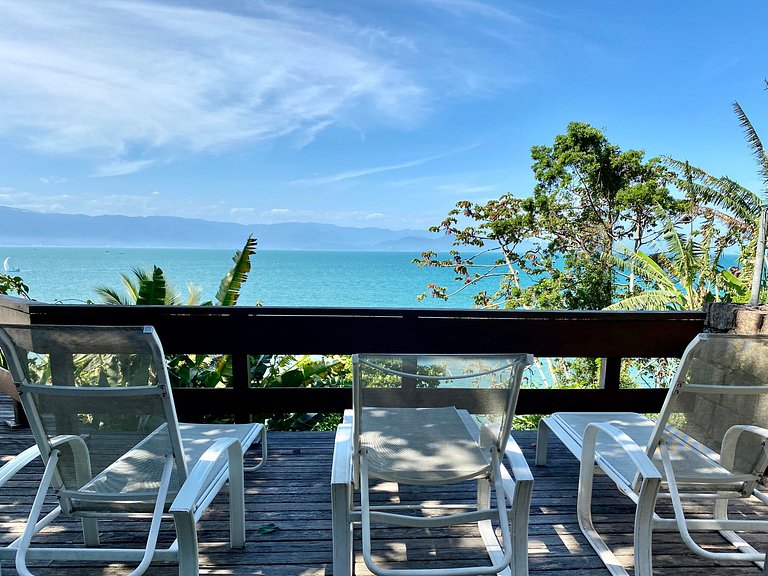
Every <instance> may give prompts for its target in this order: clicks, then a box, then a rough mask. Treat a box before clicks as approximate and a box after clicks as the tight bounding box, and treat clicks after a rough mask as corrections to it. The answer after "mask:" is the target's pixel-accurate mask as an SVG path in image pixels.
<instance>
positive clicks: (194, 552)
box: [174, 512, 200, 576]
mask: <svg viewBox="0 0 768 576" xmlns="http://www.w3.org/2000/svg"><path fill="white" fill-rule="evenodd" d="M174 523H175V525H176V537H177V538H178V542H179V576H198V574H199V573H200V560H199V558H198V546H197V532H196V530H195V516H194V514H190V513H185V512H179V513H177V514H174Z"/></svg>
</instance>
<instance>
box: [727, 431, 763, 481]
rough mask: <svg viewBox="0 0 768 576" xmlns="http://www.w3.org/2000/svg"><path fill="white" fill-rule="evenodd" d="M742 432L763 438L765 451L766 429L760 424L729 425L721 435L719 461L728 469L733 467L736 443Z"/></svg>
mask: <svg viewBox="0 0 768 576" xmlns="http://www.w3.org/2000/svg"><path fill="white" fill-rule="evenodd" d="M742 434H752V435H754V436H757V437H758V438H762V439H763V446H764V450H766V453H768V449H766V448H765V443H766V442H767V441H768V430H767V429H765V428H761V427H760V426H753V425H750V424H737V425H735V426H731V427H730V428H728V430H727V431H726V432H725V435H724V436H723V444H722V446H721V448H720V463H721V464H722V465H723V466H724V467H726V468H728V469H729V470H730V469H731V468H732V467H733V463H734V460H735V458H736V445H737V444H738V441H739V438H740V437H741V435H742Z"/></svg>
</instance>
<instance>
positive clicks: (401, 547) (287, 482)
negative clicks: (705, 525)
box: [0, 403, 760, 576]
mask: <svg viewBox="0 0 768 576" xmlns="http://www.w3.org/2000/svg"><path fill="white" fill-rule="evenodd" d="M0 404H3V405H2V406H0V412H2V411H3V410H6V409H7V404H5V403H0ZM0 416H2V414H0ZM515 436H516V438H517V440H518V442H519V443H520V445H521V447H522V448H523V450H524V452H525V454H526V457H527V458H528V459H529V462H530V464H531V469H532V470H533V473H534V477H535V483H534V495H533V505H532V508H531V516H530V530H529V565H530V573H531V575H532V576H536V575H540V576H543V575H550V576H553V575H555V574H557V575H565V576H581V575H584V576H586V575H593V574H608V571H607V570H606V569H605V568H604V567H603V566H602V564H601V563H600V561H599V560H598V559H597V556H596V555H595V554H594V552H593V551H592V549H591V548H590V547H589V545H588V544H587V543H586V541H585V540H584V538H583V536H582V535H581V532H580V531H579V528H578V525H577V521H576V514H575V503H576V476H577V472H578V468H577V462H576V460H575V459H574V458H573V457H572V456H571V455H570V454H569V453H568V452H567V450H566V449H565V448H564V447H563V446H562V444H560V443H559V442H558V441H557V439H555V438H553V439H552V440H551V446H550V465H549V466H548V467H539V468H537V467H535V466H534V465H533V456H534V451H535V444H534V443H535V435H534V434H533V433H532V432H522V433H516V434H515ZM269 442H270V463H269V464H268V465H267V467H266V468H265V469H263V470H262V471H260V472H256V473H253V474H251V475H250V477H248V478H247V480H246V506H247V511H248V512H247V514H248V518H247V521H248V542H247V546H246V548H245V550H230V549H229V547H228V545H227V516H226V513H225V512H226V506H225V504H226V495H223V496H219V500H217V503H218V505H214V507H213V508H212V509H211V510H210V511H209V512H207V516H206V517H204V520H203V521H202V522H201V524H200V530H199V536H200V542H201V545H200V553H201V574H217V575H218V574H233V575H239V574H243V575H244V574H250V575H254V574H255V575H268V576H320V575H327V574H332V564H331V505H330V492H329V477H330V467H331V454H332V450H333V434H332V433H328V432H310V433H286V432H273V433H271V434H270V437H269ZM31 443H32V441H31V437H30V434H29V431H28V430H25V429H16V430H12V429H10V428H7V427H5V426H4V425H3V426H0V462H5V461H7V460H8V458H9V457H10V456H11V455H13V454H16V453H18V452H20V451H21V450H22V449H24V448H26V447H27V446H29V445H30V444H31ZM39 469H40V468H39V467H38V468H37V469H30V471H29V472H28V473H26V474H25V475H24V476H23V477H21V478H20V479H19V480H17V481H13V482H12V483H11V484H9V485H7V486H6V487H5V488H4V489H3V490H2V492H0V542H2V543H7V542H8V541H9V540H10V539H12V537H15V536H17V535H18V534H19V531H20V529H21V525H20V523H19V521H18V520H19V519H20V518H21V517H22V514H25V513H26V509H27V507H28V506H29V503H30V501H31V498H32V495H33V492H34V489H35V488H36V484H37V480H36V479H37V478H38V475H39ZM597 486H598V490H599V493H598V494H597V495H596V498H595V509H596V516H597V518H596V519H597V520H598V521H599V522H600V524H601V527H602V529H603V530H607V531H609V532H610V533H611V537H610V542H609V543H610V544H611V545H612V547H613V549H614V550H618V551H620V560H621V561H622V562H623V563H624V564H625V565H626V566H627V567H631V561H632V558H631V551H632V549H631V543H632V518H633V507H632V506H631V503H630V502H629V500H628V499H627V498H625V497H623V496H622V495H621V494H620V493H619V492H618V491H617V490H615V489H611V488H612V487H613V486H612V484H611V483H610V481H606V479H605V478H598V479H597ZM458 490H463V488H459V489H458ZM454 495H455V494H454ZM400 496H403V494H401V495H400ZM745 513H749V511H746V512H745ZM126 524H127V523H120V524H119V525H117V526H115V527H110V525H109V524H106V523H103V524H102V530H103V531H104V532H105V535H104V538H103V541H112V542H119V541H125V540H126V539H130V538H132V537H134V535H136V534H139V533H140V532H134V531H133V530H131V526H130V525H129V524H128V525H126ZM270 525H274V527H276V529H274V530H273V531H270V530H269V528H270V527H271V526H270ZM67 528H69V529H70V530H54V531H53V535H52V536H51V539H52V540H56V541H62V540H64V541H66V539H68V538H70V537H76V534H75V532H74V529H76V528H77V525H76V524H72V523H70V525H69V526H67ZM390 534H391V535H394V536H397V533H396V532H391V533H390ZM171 536H172V529H170V530H167V531H166V534H165V537H166V538H170V537H171ZM710 541H711V542H713V543H716V542H717V540H710ZM376 544H378V545H376ZM376 544H375V545H376V550H375V552H376V554H378V556H379V557H386V558H387V559H391V560H395V561H396V560H399V559H408V561H409V562H411V565H412V566H414V567H416V566H427V565H432V566H435V562H434V561H435V560H436V559H437V558H438V557H440V558H443V559H445V558H450V559H451V561H452V562H454V563H455V564H456V565H458V564H459V563H460V562H462V561H464V560H467V559H469V560H471V559H473V558H476V557H479V555H480V554H481V549H480V544H479V538H476V537H475V536H474V533H473V532H470V531H466V532H462V531H454V532H451V533H446V532H435V531H432V533H429V534H425V535H423V536H422V537H420V538H417V539H415V540H412V541H403V542H400V543H395V544H390V543H383V542H382V543H376ZM357 550H358V551H359V545H358V546H357ZM654 550H655V555H654V563H655V564H654V565H655V574H657V575H670V576H671V575H675V576H685V575H693V574H701V573H702V572H703V571H709V572H710V573H711V574H713V575H722V576H731V575H734V576H735V575H737V574H739V575H741V574H759V573H760V570H758V568H757V567H755V566H754V565H745V564H743V563H741V564H736V563H717V562H712V561H708V560H703V559H701V558H699V557H697V556H696V555H694V554H693V553H691V552H690V551H688V549H687V548H686V547H685V545H684V544H683V543H682V541H681V540H680V538H679V536H677V535H676V534H657V535H656V536H655V538H654ZM357 559H358V565H357V570H356V573H357V574H359V575H366V574H369V572H368V571H367V570H366V568H365V566H364V565H363V564H362V559H361V557H360V555H359V554H358V556H357ZM67 566H72V565H71V564H67ZM63 567H64V565H62V564H58V568H52V567H46V566H40V567H39V568H37V569H36V572H37V573H39V574H46V575H48V574H50V575H52V574H62V573H67V574H82V575H86V576H87V575H97V574H124V573H126V571H127V570H126V567H125V566H120V565H114V566H103V567H102V566H99V567H96V566H88V565H79V566H74V567H72V569H71V570H68V571H66V572H65V571H64V570H62V568H63ZM129 569H130V567H128V570H129ZM2 570H3V574H4V575H5V576H7V575H11V574H16V572H15V570H14V569H13V567H12V566H10V565H8V563H6V564H5V565H3V567H2ZM147 574H148V575H161V574H162V575H173V574H177V569H176V567H175V566H172V565H161V564H155V565H153V566H152V567H151V568H150V569H149V571H148V572H147Z"/></svg>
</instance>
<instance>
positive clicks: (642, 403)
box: [0, 296, 705, 421]
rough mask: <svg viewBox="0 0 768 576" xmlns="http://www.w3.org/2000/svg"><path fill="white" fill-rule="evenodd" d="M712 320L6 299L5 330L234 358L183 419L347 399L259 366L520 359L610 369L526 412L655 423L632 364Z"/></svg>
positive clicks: (346, 393) (314, 408)
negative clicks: (348, 357) (223, 382)
mask: <svg viewBox="0 0 768 576" xmlns="http://www.w3.org/2000/svg"><path fill="white" fill-rule="evenodd" d="M704 320H705V316H704V313H701V312H602V311H601V312H585V311H564V312H552V311H507V310H415V309H391V308H383V309H381V308H278V307H239V306H238V307H201V306H197V307H187V306H106V305H63V304H43V303H38V302H31V301H28V300H21V299H18V298H12V297H5V296H0V322H4V323H23V324H59V325H61V324H74V325H89V324H93V325H145V324H151V325H153V326H154V327H155V328H156V330H157V332H158V334H159V335H160V338H161V340H162V342H163V347H164V348H165V351H166V352H167V353H173V354H177V353H178V354H182V353H183V354H206V353H207V354H230V355H232V359H233V383H232V387H231V388H226V389H223V388H218V389H198V388H195V389H192V388H179V389H176V390H174V397H175V400H176V406H177V410H178V412H179V414H180V416H181V417H182V418H184V419H188V420H192V419H195V418H198V417H199V416H201V415H203V414H208V415H211V414H212V415H217V416H229V417H234V418H235V419H236V420H237V421H247V420H248V419H249V418H250V417H251V414H257V413H265V412H341V411H342V410H344V409H345V408H348V407H350V406H351V404H352V396H351V391H350V390H349V389H344V388H251V387H250V386H249V381H248V372H249V371H248V356H249V355H256V354H353V353H363V352H380V353H388V352H389V353H437V354H461V353H512V352H528V353H531V354H534V355H536V356H539V357H568V358H570V357H588V358H605V362H604V363H603V374H602V381H601V387H600V389H592V390H573V389H556V390H555V389H546V390H541V389H536V390H532V389H531V390H523V391H521V394H520V399H519V402H518V409H517V412H518V413H519V414H542V413H550V412H553V411H555V410H561V409H568V410H594V411H613V410H631V411H638V412H656V411H658V410H659V408H660V407H661V403H662V401H663V398H664V394H665V392H664V390H655V389H619V372H620V367H621V360H622V359H623V358H665V357H680V355H681V354H682V352H683V350H684V349H685V346H686V345H687V343H688V342H689V341H690V340H691V339H692V338H693V337H694V336H695V335H696V334H698V333H699V332H702V331H703V329H704Z"/></svg>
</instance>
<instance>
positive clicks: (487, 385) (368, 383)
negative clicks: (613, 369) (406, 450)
mask: <svg viewBox="0 0 768 576" xmlns="http://www.w3.org/2000/svg"><path fill="white" fill-rule="evenodd" d="M532 362H533V357H532V356H530V355H529V354H508V355H485V356H480V355H467V356H432V355H415V354H406V355H393V354H371V355H362V354H359V355H354V356H353V357H352V363H353V406H354V415H355V418H354V434H353V443H354V453H355V454H356V455H357V454H359V450H360V437H361V433H362V432H364V431H365V430H366V427H367V425H366V418H367V417H368V416H367V413H366V412H367V410H366V409H369V408H390V409H391V408H395V409H401V408H447V407H451V408H455V409H456V410H461V411H466V413H467V415H468V417H469V418H472V419H473V420H474V422H475V424H477V426H478V428H479V429H480V438H479V439H478V441H479V442H480V443H481V444H483V445H486V446H487V445H493V446H496V447H497V449H498V450H499V451H500V452H503V451H504V448H505V446H506V442H507V438H508V437H509V432H510V430H511V427H512V421H513V419H514V411H515V405H516V404H517V397H518V393H519V390H520V384H521V380H522V375H523V371H524V370H525V368H526V367H527V366H529V365H530V364H531V363H532Z"/></svg>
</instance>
